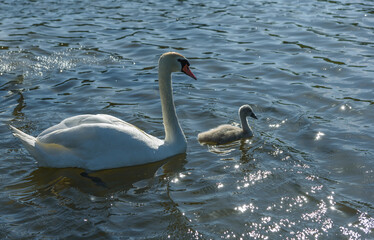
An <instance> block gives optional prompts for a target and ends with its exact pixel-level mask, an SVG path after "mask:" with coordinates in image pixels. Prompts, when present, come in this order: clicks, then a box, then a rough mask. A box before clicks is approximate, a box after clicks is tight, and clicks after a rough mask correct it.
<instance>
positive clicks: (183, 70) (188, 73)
mask: <svg viewBox="0 0 374 240" xmlns="http://www.w3.org/2000/svg"><path fill="white" fill-rule="evenodd" d="M182 72H184V73H185V74H186V75H188V76H190V77H192V78H193V79H195V80H197V78H196V77H195V75H194V74H193V73H192V72H191V69H190V67H188V65H187V64H186V65H184V67H183V68H182Z"/></svg>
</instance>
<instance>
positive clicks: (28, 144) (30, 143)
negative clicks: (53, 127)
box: [9, 125, 37, 157]
mask: <svg viewBox="0 0 374 240" xmlns="http://www.w3.org/2000/svg"><path fill="white" fill-rule="evenodd" d="M9 126H10V128H11V129H12V131H13V135H14V136H15V137H17V138H19V139H20V140H21V142H22V143H23V145H24V146H25V148H26V149H27V151H28V152H29V153H30V154H31V155H33V156H34V157H35V156H36V155H37V154H36V149H35V142H36V138H34V137H33V136H30V135H28V134H26V133H24V132H22V131H21V130H19V129H17V128H15V127H13V126H11V125H9Z"/></svg>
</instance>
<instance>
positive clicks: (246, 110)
mask: <svg viewBox="0 0 374 240" xmlns="http://www.w3.org/2000/svg"><path fill="white" fill-rule="evenodd" d="M239 115H240V116H244V117H253V118H254V119H257V116H256V115H255V113H254V112H253V110H252V108H251V106H249V105H248V104H246V105H243V106H241V107H240V108H239Z"/></svg>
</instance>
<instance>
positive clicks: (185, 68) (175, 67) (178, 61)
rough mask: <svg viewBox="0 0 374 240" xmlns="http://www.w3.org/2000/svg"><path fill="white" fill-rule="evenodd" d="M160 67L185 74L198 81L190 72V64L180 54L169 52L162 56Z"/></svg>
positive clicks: (159, 62)
mask: <svg viewBox="0 0 374 240" xmlns="http://www.w3.org/2000/svg"><path fill="white" fill-rule="evenodd" d="M158 65H159V67H160V68H164V67H166V68H169V70H170V71H171V72H183V73H185V74H186V75H188V76H190V77H192V78H193V79H195V80H196V79H197V78H196V77H195V75H194V74H193V73H192V72H191V70H190V63H189V62H188V60H187V59H186V58H185V57H184V56H183V55H181V54H179V53H176V52H168V53H164V54H162V56H161V57H160V60H159V61H158Z"/></svg>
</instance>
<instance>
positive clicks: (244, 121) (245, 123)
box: [239, 113, 252, 134]
mask: <svg viewBox="0 0 374 240" xmlns="http://www.w3.org/2000/svg"><path fill="white" fill-rule="evenodd" d="M239 117H240V122H241V124H242V128H243V132H244V133H245V134H250V133H252V129H251V127H250V126H249V125H248V121H247V116H246V115H245V114H243V113H239Z"/></svg>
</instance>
